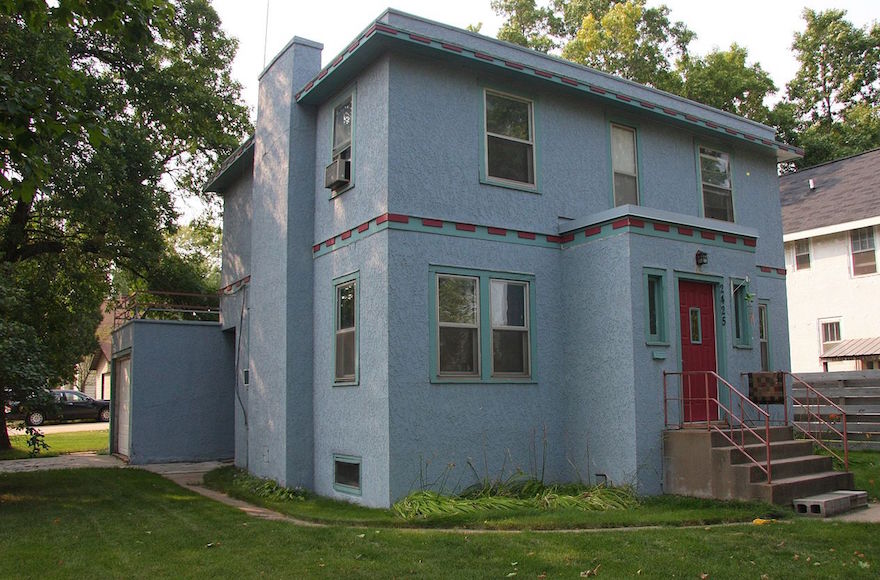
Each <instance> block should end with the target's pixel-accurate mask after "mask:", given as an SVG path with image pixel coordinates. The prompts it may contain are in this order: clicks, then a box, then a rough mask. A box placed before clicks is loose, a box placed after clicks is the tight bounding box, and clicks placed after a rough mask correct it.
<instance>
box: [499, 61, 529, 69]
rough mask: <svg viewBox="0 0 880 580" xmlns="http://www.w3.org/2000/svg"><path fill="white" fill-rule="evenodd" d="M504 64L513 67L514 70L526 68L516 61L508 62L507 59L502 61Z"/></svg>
mask: <svg viewBox="0 0 880 580" xmlns="http://www.w3.org/2000/svg"><path fill="white" fill-rule="evenodd" d="M504 66H509V67H510V68H515V69H516V70H523V69H525V68H526V67H524V66H523V65H521V64H519V63H518V62H510V61H509V60H505V61H504Z"/></svg>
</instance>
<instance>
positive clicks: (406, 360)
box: [388, 231, 568, 501]
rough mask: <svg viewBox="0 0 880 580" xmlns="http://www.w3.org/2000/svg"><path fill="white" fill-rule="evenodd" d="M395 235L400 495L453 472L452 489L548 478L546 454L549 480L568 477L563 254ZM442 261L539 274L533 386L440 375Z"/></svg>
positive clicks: (391, 320)
mask: <svg viewBox="0 0 880 580" xmlns="http://www.w3.org/2000/svg"><path fill="white" fill-rule="evenodd" d="M388 240H389V242H388V243H389V254H388V264H389V266H388V271H389V285H388V303H389V312H388V315H389V316H388V329H389V330H388V340H389V344H388V356H389V359H388V367H389V371H388V373H389V374H388V385H389V387H388V388H389V391H390V393H389V406H390V409H389V423H390V425H389V428H390V469H391V474H390V493H391V500H392V501H393V500H395V499H398V498H399V497H401V496H403V495H405V494H406V493H408V492H409V491H412V490H414V489H419V488H420V485H421V484H422V483H423V481H420V479H423V480H424V482H425V483H432V482H433V483H436V482H437V480H438V479H440V478H441V477H442V476H443V474H444V471H445V470H447V469H448V470H449V473H448V477H447V478H446V487H445V489H443V490H442V491H445V492H446V493H449V492H451V491H453V490H454V489H455V488H456V487H458V489H461V487H463V486H467V485H470V484H472V483H474V482H475V480H476V477H477V476H479V477H481V478H488V479H490V480H495V479H498V478H502V479H504V478H507V477H509V476H510V475H512V474H514V473H515V472H516V471H517V470H521V471H523V472H524V473H526V474H528V475H532V476H540V472H539V470H540V469H541V465H542V461H543V454H544V453H545V452H546V454H547V461H546V473H545V476H546V480H547V481H554V480H559V479H561V478H566V477H567V475H568V468H567V464H566V462H565V459H564V458H565V449H564V445H563V443H562V442H563V440H564V437H565V422H564V416H565V413H564V404H565V403H564V389H565V380H564V370H563V354H562V352H563V350H562V349H563V343H564V340H565V335H564V332H563V328H564V326H565V320H564V311H563V308H562V296H561V292H560V281H561V271H560V256H559V252H558V250H552V249H542V248H534V247H526V246H517V245H512V244H503V243H497V242H490V241H481V240H467V239H461V238H454V237H449V236H440V235H430V234H420V233H410V232H399V231H391V232H390V233H389V236H388ZM432 264H433V265H435V266H453V267H462V268H469V269H478V270H487V271H492V272H515V273H523V274H530V275H533V276H534V289H535V303H534V304H531V305H530V307H531V309H532V311H533V313H534V324H535V326H534V327H533V328H532V331H531V332H532V335H531V340H532V341H534V343H535V346H536V351H535V358H534V360H533V361H532V362H533V376H532V381H531V382H529V383H513V382H510V383H465V384H462V383H452V382H433V383H432V382H431V381H430V379H429V376H430V362H429V361H430V357H431V352H430V346H429V345H430V337H431V335H432V333H433V332H434V330H433V329H432V328H431V325H430V323H429V311H430V308H429V301H430V294H431V293H432V292H433V284H434V281H433V278H432V276H431V274H430V273H429V266H430V265H432ZM484 331H485V329H484ZM483 364H484V365H488V364H489V361H485V360H484V361H483ZM545 429H546V444H547V445H546V449H545V447H544V437H545ZM468 461H470V462H471V463H472V464H473V469H471V468H470V467H468V465H467V463H468ZM453 465H454V467H452V466H453ZM474 472H476V475H475V473H474ZM420 473H421V474H423V477H421V478H420ZM435 489H436V488H435Z"/></svg>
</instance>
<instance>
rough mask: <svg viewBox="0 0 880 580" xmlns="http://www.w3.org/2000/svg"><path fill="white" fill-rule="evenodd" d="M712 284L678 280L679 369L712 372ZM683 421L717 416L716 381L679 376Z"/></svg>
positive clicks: (714, 368) (713, 340)
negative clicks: (679, 323)
mask: <svg viewBox="0 0 880 580" xmlns="http://www.w3.org/2000/svg"><path fill="white" fill-rule="evenodd" d="M714 288H715V287H714V286H713V285H712V284H706V283H703V282H692V281H690V280H680V281H679V282H678V297H679V304H680V306H679V319H680V321H681V370H682V371H683V372H688V371H716V370H717V368H718V367H717V365H716V359H715V291H714ZM681 389H682V398H683V399H684V420H685V422H696V421H706V420H709V421H714V420H716V419H718V403H717V398H718V383H717V381H716V380H714V379H711V378H709V377H707V376H706V375H690V376H689V375H683V376H682V380H681Z"/></svg>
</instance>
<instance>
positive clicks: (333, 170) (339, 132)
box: [324, 92, 354, 195]
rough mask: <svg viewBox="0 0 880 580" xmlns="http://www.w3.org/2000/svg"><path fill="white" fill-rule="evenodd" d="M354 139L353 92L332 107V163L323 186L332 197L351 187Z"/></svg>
mask: <svg viewBox="0 0 880 580" xmlns="http://www.w3.org/2000/svg"><path fill="white" fill-rule="evenodd" d="M353 138H354V92H352V93H351V94H349V95H348V96H347V97H345V98H344V99H342V100H341V101H339V103H338V104H337V105H336V106H335V107H333V134H332V151H331V156H332V160H331V161H332V163H331V164H330V165H329V166H328V167H327V170H326V171H327V173H326V175H325V181H324V184H325V186H326V187H328V188H330V190H331V191H332V194H333V195H337V194H339V193H342V192H343V191H344V190H346V189H348V188H349V187H351V186H352V167H351V164H352V163H353V162H354V158H353V155H352V142H353Z"/></svg>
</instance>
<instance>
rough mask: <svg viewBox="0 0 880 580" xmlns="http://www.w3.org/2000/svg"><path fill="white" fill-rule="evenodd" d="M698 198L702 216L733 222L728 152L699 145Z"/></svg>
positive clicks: (730, 171)
mask: <svg viewBox="0 0 880 580" xmlns="http://www.w3.org/2000/svg"><path fill="white" fill-rule="evenodd" d="M697 159H698V161H699V163H698V168H699V172H700V200H701V206H702V209H703V217H707V218H712V219H717V220H721V221H726V222H734V221H736V220H735V219H734V206H733V179H732V175H733V171H732V170H731V161H730V153H727V152H726V151H721V150H718V149H713V148H711V147H705V146H702V145H701V146H699V148H698V152H697Z"/></svg>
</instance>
